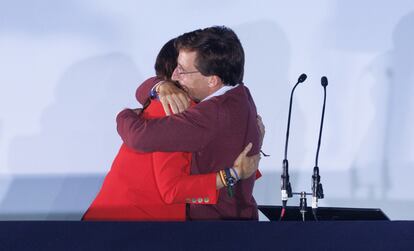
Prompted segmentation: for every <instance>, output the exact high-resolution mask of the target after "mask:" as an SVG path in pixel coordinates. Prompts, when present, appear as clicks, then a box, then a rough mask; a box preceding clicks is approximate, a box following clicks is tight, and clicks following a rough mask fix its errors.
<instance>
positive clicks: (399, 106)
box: [350, 12, 414, 219]
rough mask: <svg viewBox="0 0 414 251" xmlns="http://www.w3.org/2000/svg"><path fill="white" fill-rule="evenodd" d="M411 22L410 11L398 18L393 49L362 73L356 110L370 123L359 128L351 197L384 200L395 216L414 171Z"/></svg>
mask: <svg viewBox="0 0 414 251" xmlns="http://www.w3.org/2000/svg"><path fill="white" fill-rule="evenodd" d="M412 27H414V12H410V13H409V14H407V15H405V16H404V17H402V18H401V20H400V21H399V22H398V24H397V25H396V27H395V28H394V30H393V48H392V49H391V50H390V51H387V52H385V53H384V54H382V55H379V56H378V57H377V58H376V59H375V60H374V61H373V62H372V63H371V64H370V65H369V66H368V67H367V69H366V70H365V72H364V73H363V75H362V78H361V81H360V83H361V89H363V90H366V93H370V95H368V96H366V97H359V102H360V105H359V106H358V109H361V110H362V111H360V113H361V114H363V115H361V116H368V117H369V123H368V124H367V125H366V126H365V128H364V131H363V132H361V134H362V135H361V138H362V141H361V142H360V144H357V145H356V147H358V151H357V153H358V154H357V155H356V158H355V160H354V162H353V166H352V169H351V170H350V181H351V185H350V188H351V194H352V197H353V198H355V201H359V202H362V201H364V202H365V203H368V201H370V202H371V203H384V201H385V202H386V203H389V204H390V206H394V207H391V208H390V210H391V211H393V212H392V214H394V215H397V217H399V216H398V213H397V212H401V213H402V214H404V210H407V209H402V208H399V207H398V206H397V204H395V200H400V201H401V202H404V201H406V202H407V203H411V204H412V203H414V196H413V195H412V193H411V192H410V187H411V186H412V178H411V177H413V176H414V156H413V155H412V152H413V149H414V131H413V130H412V124H413V123H414V113H413V111H414V100H413V99H412V96H413V95H414V48H413V46H412V44H413V43H414V29H413V28H412ZM363 104H367V105H365V106H364V105H363ZM367 106H368V107H367ZM390 206H388V207H390ZM400 206H401V205H400ZM405 215H406V213H405ZM412 218H413V217H412V216H411V219H412Z"/></svg>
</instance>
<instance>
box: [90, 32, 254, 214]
mask: <svg viewBox="0 0 414 251" xmlns="http://www.w3.org/2000/svg"><path fill="white" fill-rule="evenodd" d="M173 43H174V41H173V40H170V41H169V42H168V43H167V44H165V45H164V47H163V48H162V49H161V51H160V53H159V55H158V56H157V62H156V65H155V66H156V67H155V68H156V72H157V76H158V77H164V78H165V77H170V76H171V74H172V72H173V70H174V69H175V65H176V63H175V62H176V57H177V53H176V51H175V48H174V45H173ZM148 103H149V105H148V104H147V107H146V108H145V109H144V111H143V116H144V117H145V118H146V119H153V118H158V117H162V116H165V112H164V109H163V107H162V105H161V103H160V101H158V100H156V99H153V100H149V101H148ZM250 148H251V144H249V145H248V146H247V147H246V148H245V150H244V151H243V152H242V153H241V154H240V156H239V157H238V158H237V160H236V161H235V163H234V166H235V169H236V172H237V173H238V175H239V176H240V178H242V179H243V178H248V177H250V176H251V175H252V174H253V173H254V172H255V171H256V170H257V166H258V160H259V157H258V156H253V157H247V156H246V154H247V153H248V151H250ZM190 164H191V153H185V152H152V153H142V152H137V151H135V150H132V149H131V148H128V147H127V146H126V145H125V144H123V145H122V146H121V149H120V150H119V152H118V154H117V156H116V157H115V160H114V162H113V164H112V167H111V170H110V172H109V173H108V174H107V176H106V177H105V180H104V183H103V185H102V188H101V190H100V191H99V193H98V195H97V197H96V198H95V200H94V201H93V202H92V204H91V206H90V207H89V209H88V210H87V212H86V213H85V215H84V216H83V220H150V221H158V220H160V221H183V220H185V204H186V203H198V204H215V203H216V202H217V196H218V190H219V189H221V188H222V187H223V183H222V181H221V178H220V175H219V173H210V174H202V175H190Z"/></svg>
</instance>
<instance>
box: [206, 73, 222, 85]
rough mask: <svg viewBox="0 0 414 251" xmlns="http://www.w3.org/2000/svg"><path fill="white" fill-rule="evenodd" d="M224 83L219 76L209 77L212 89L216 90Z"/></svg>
mask: <svg viewBox="0 0 414 251" xmlns="http://www.w3.org/2000/svg"><path fill="white" fill-rule="evenodd" d="M222 84H223V82H222V81H221V78H220V77H219V76H217V75H212V76H209V77H208V87H210V88H216V87H218V86H221V85H222Z"/></svg>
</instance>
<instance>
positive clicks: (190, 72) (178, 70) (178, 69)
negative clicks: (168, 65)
mask: <svg viewBox="0 0 414 251" xmlns="http://www.w3.org/2000/svg"><path fill="white" fill-rule="evenodd" d="M197 72H200V71H185V70H184V69H183V68H181V67H180V66H177V73H178V74H180V75H185V74H192V73H197Z"/></svg>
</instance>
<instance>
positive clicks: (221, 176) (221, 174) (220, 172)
mask: <svg viewBox="0 0 414 251" xmlns="http://www.w3.org/2000/svg"><path fill="white" fill-rule="evenodd" d="M219 175H220V179H221V182H222V183H223V186H225V187H226V186H227V183H226V179H225V178H224V171H223V170H220V171H219Z"/></svg>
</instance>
